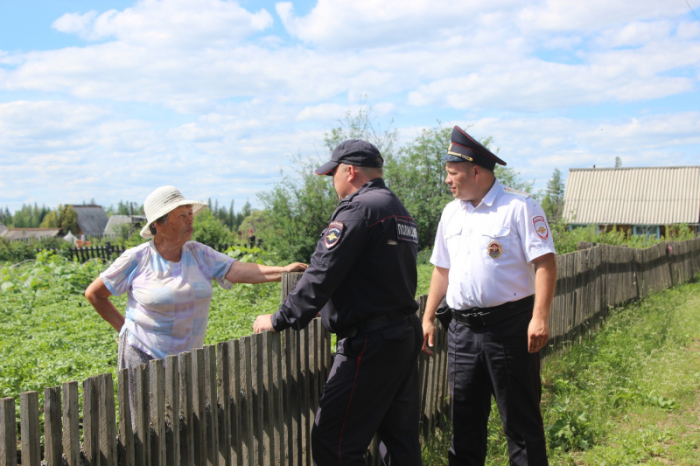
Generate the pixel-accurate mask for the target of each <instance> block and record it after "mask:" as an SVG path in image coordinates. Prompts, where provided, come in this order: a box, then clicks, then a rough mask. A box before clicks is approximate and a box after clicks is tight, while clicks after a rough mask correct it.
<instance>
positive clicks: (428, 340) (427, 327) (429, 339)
mask: <svg viewBox="0 0 700 466" xmlns="http://www.w3.org/2000/svg"><path fill="white" fill-rule="evenodd" d="M434 337H435V325H434V324H433V323H432V322H425V321H423V348H421V351H423V352H424V353H425V354H427V355H428V356H432V355H433V352H432V351H431V350H430V348H432V347H433V338H434ZM429 347H430V348H429Z"/></svg>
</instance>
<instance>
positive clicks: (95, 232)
mask: <svg viewBox="0 0 700 466" xmlns="http://www.w3.org/2000/svg"><path fill="white" fill-rule="evenodd" d="M71 208H72V209H73V210H75V213H76V214H78V228H80V231H81V232H82V233H83V234H84V235H86V236H99V235H102V234H104V231H105V226H107V214H106V213H105V210H104V209H103V208H102V206H99V205H71Z"/></svg>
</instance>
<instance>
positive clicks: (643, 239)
mask: <svg viewBox="0 0 700 466" xmlns="http://www.w3.org/2000/svg"><path fill="white" fill-rule="evenodd" d="M551 227H552V238H553V239H554V246H555V247H556V250H557V254H566V253H569V252H573V251H576V250H577V249H578V243H579V242H581V241H583V242H591V243H600V244H609V245H612V246H628V247H631V248H640V249H643V248H648V247H650V246H653V245H654V244H658V243H660V242H663V241H685V240H689V239H693V238H694V237H695V234H694V233H693V231H692V230H691V229H690V227H688V225H684V224H680V225H672V226H666V235H665V236H662V237H661V238H656V237H653V236H632V235H628V234H626V233H625V232H624V231H617V230H614V229H612V230H611V231H607V232H603V231H601V232H596V228H595V226H593V225H591V226H587V227H583V228H575V229H573V230H571V231H569V228H568V225H566V223H564V222H559V223H555V224H553V225H551Z"/></svg>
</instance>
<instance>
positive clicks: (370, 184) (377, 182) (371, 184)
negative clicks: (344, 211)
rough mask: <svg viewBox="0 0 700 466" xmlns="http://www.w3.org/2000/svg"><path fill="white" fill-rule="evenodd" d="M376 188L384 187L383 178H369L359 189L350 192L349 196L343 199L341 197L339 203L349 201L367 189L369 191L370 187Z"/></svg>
mask: <svg viewBox="0 0 700 466" xmlns="http://www.w3.org/2000/svg"><path fill="white" fill-rule="evenodd" d="M377 188H386V184H385V183H384V179H383V178H375V179H373V180H369V181H368V182H367V183H365V184H363V185H362V186H360V189H358V190H357V191H355V192H354V193H352V194H350V195H349V196H347V197H346V198H345V199H343V200H342V201H340V202H341V204H342V203H343V202H351V201H352V200H353V199H354V198H355V196H357V195H359V194H362V193H366V192H367V191H371V190H372V189H377Z"/></svg>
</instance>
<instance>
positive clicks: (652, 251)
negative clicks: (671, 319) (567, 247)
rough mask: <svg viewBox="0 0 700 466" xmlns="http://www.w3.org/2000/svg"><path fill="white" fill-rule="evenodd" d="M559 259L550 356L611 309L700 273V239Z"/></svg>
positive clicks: (594, 248)
mask: <svg viewBox="0 0 700 466" xmlns="http://www.w3.org/2000/svg"><path fill="white" fill-rule="evenodd" d="M589 246H591V247H590V248H589V249H583V250H580V251H576V252H572V253H570V254H564V255H562V256H557V285H556V292H555V295H554V302H553V303H552V312H551V315H550V319H549V324H550V333H551V336H550V341H549V343H548V345H547V347H546V348H544V349H543V351H542V356H543V357H546V356H548V355H550V354H552V353H553V352H559V351H561V349H562V348H563V347H564V346H566V345H567V344H569V343H572V342H578V341H580V339H581V338H582V337H583V336H585V335H586V334H590V333H591V332H593V331H594V330H595V329H596V328H597V327H598V326H599V325H600V323H601V322H602V321H603V320H604V319H605V317H606V316H607V314H608V312H609V309H610V308H612V307H617V306H621V305H623V304H625V303H627V302H629V301H632V300H634V299H639V298H644V297H646V296H648V295H649V294H651V293H654V292H657V291H661V290H664V289H666V288H669V287H671V286H673V285H677V284H679V283H686V282H688V281H690V280H691V279H692V278H693V277H694V276H696V275H697V274H698V273H700V238H696V239H693V240H689V241H678V242H665V243H659V244H656V245H654V246H652V247H650V248H646V249H634V248H628V247H623V246H608V245H605V244H600V245H597V246H594V245H593V244H589Z"/></svg>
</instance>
